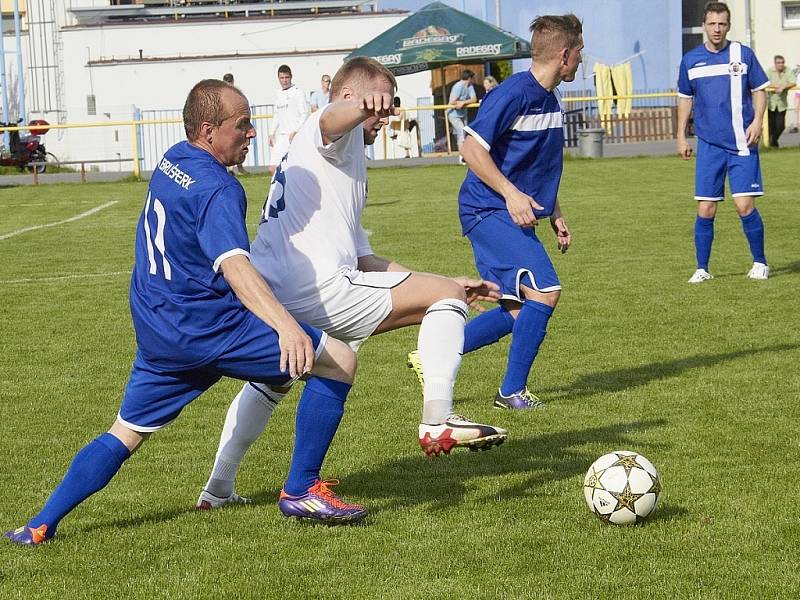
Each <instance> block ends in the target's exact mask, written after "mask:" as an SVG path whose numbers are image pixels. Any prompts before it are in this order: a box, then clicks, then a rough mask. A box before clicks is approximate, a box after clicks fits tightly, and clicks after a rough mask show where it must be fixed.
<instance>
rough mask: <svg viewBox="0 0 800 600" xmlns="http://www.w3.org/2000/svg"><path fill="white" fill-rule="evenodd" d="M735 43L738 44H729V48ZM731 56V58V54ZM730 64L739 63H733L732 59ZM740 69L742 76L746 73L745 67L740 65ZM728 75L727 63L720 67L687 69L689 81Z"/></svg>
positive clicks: (728, 67) (728, 66) (708, 66)
mask: <svg viewBox="0 0 800 600" xmlns="http://www.w3.org/2000/svg"><path fill="white" fill-rule="evenodd" d="M736 43H738V42H731V46H733V44H736ZM740 49H741V47H740ZM731 50H733V48H731ZM731 56H733V54H732V53H731ZM731 62H739V61H734V60H733V58H731ZM741 69H742V70H741V73H742V75H744V74H745V73H747V65H745V64H742V65H741ZM730 73H731V68H730V65H729V64H727V63H726V64H722V65H705V66H702V67H692V68H691V69H689V79H690V80H691V79H699V78H700V77H716V76H717V75H730Z"/></svg>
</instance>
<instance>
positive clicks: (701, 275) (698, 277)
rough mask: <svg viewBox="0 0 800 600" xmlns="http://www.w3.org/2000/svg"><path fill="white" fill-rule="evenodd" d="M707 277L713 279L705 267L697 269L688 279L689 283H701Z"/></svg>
mask: <svg viewBox="0 0 800 600" xmlns="http://www.w3.org/2000/svg"><path fill="white" fill-rule="evenodd" d="M709 279H714V276H713V275H712V274H711V273H709V272H708V271H706V270H705V269H697V271H695V272H694V275H692V277H691V278H690V279H689V283H703V282H704V281H708V280H709Z"/></svg>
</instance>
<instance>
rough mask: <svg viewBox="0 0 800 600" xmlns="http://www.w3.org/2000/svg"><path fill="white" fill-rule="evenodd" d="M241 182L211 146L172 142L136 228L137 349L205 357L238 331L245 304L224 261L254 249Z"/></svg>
mask: <svg viewBox="0 0 800 600" xmlns="http://www.w3.org/2000/svg"><path fill="white" fill-rule="evenodd" d="M245 211H246V198H245V193H244V190H243V189H242V186H241V184H240V183H239V182H238V181H237V180H236V178H235V177H234V176H232V175H230V174H229V173H228V171H227V169H226V168H225V167H224V166H223V165H222V164H221V163H220V162H218V161H217V160H216V159H215V158H214V157H213V156H211V155H210V154H209V153H208V152H206V151H205V150H202V149H200V148H197V147H195V146H192V145H191V144H189V143H188V142H180V143H178V144H176V145H174V146H173V147H172V148H170V149H169V150H167V152H166V154H164V157H163V158H162V159H161V161H160V162H159V163H158V166H157V167H156V169H155V171H154V172H153V177H152V178H151V180H150V185H149V187H148V189H147V198H146V200H145V205H144V210H143V211H142V214H141V217H140V218H139V224H138V226H137V229H136V247H135V263H134V267H133V274H132V276H131V289H130V306H131V315H132V317H133V325H134V328H135V329H136V341H137V343H138V346H139V351H140V352H141V353H142V355H143V356H144V357H145V358H146V359H147V360H148V361H149V362H151V363H152V364H155V365H158V366H159V367H162V368H165V369H185V368H192V367H197V366H200V365H203V364H206V363H208V362H210V361H212V360H213V359H214V358H216V357H217V356H218V355H219V354H220V353H221V352H222V351H224V350H225V349H226V348H227V347H228V346H229V345H230V343H231V341H232V340H234V339H235V338H236V337H237V336H238V335H241V329H240V325H241V324H242V322H243V320H244V319H245V317H246V314H247V309H245V308H244V306H243V305H242V303H241V302H240V301H239V299H238V298H237V297H236V295H235V294H234V293H233V291H232V290H231V288H230V286H229V285H228V283H227V282H226V281H225V279H224V277H223V276H222V273H220V272H219V265H220V263H221V262H222V261H223V260H224V259H226V258H228V257H230V256H233V255H236V254H243V255H246V256H248V257H249V253H250V244H249V238H248V235H247V228H246V226H245Z"/></svg>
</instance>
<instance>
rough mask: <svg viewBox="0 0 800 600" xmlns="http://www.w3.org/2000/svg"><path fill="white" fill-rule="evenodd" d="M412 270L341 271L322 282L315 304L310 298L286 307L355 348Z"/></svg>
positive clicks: (381, 317)
mask: <svg viewBox="0 0 800 600" xmlns="http://www.w3.org/2000/svg"><path fill="white" fill-rule="evenodd" d="M410 275H411V273H399V272H397V273H396V272H385V271H380V272H377V271H371V272H368V273H364V272H362V271H341V272H339V273H337V274H336V276H335V277H334V278H332V279H330V280H328V281H326V282H325V283H323V284H322V285H320V289H319V297H317V298H314V302H313V304H309V303H308V299H307V298H305V299H304V300H302V301H300V302H297V303H292V302H287V303H286V308H287V309H288V310H289V312H290V313H292V316H293V317H294V318H295V319H297V320H298V321H303V322H304V323H308V324H309V325H313V326H314V327H317V328H319V329H322V330H323V331H324V332H325V333H327V334H328V335H330V336H331V337H334V338H336V339H337V340H341V341H343V342H345V343H346V344H348V345H349V346H350V347H351V348H352V349H353V350H354V351H356V350H358V348H359V346H361V344H362V343H363V342H364V340H366V339H367V338H368V337H369V336H371V335H372V333H373V332H374V331H375V330H376V329H377V328H378V325H380V324H381V323H382V322H383V320H384V319H385V318H386V317H388V316H389V313H390V312H392V292H391V289H392V288H393V287H396V286H398V285H400V284H401V283H403V282H404V281H405V280H406V279H408V277H409V276H410Z"/></svg>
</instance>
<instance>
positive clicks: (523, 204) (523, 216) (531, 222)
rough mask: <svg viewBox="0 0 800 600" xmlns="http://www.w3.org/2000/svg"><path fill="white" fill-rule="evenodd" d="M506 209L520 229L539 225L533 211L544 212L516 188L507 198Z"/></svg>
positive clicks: (534, 201)
mask: <svg viewBox="0 0 800 600" xmlns="http://www.w3.org/2000/svg"><path fill="white" fill-rule="evenodd" d="M506 208H508V212H509V214H510V215H511V218H512V219H513V220H514V223H516V224H517V225H519V226H520V227H536V226H537V225H538V224H539V222H538V221H537V220H536V215H535V214H534V213H533V211H534V210H535V209H536V210H542V207H541V206H539V205H538V204H537V203H536V200H534V199H533V198H531V197H530V196H528V194H524V193H523V192H520V191H519V190H518V189H516V188H515V189H514V190H513V191H512V192H511V193H510V194H508V195H507V196H506Z"/></svg>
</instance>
